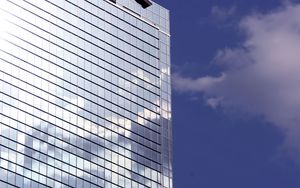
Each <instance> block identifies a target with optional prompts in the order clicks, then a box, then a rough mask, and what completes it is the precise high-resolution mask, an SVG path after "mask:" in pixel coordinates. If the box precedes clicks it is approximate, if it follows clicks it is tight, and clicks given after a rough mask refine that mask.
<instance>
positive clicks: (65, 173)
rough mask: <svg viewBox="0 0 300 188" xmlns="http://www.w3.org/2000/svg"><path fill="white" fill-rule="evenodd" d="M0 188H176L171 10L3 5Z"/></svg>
mask: <svg viewBox="0 0 300 188" xmlns="http://www.w3.org/2000/svg"><path fill="white" fill-rule="evenodd" d="M0 187H1V188H6V187H33V188H42V187H82V188H83V187H84V188H91V187H105V188H117V187H125V188H131V187H132V188H146V187H151V188H172V187H173V185H172V125H171V89H170V35H169V12H168V10H166V9H165V8H163V7H161V6H159V5H158V4H156V3H154V2H151V1H149V0H0Z"/></svg>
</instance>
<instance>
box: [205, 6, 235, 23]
mask: <svg viewBox="0 0 300 188" xmlns="http://www.w3.org/2000/svg"><path fill="white" fill-rule="evenodd" d="M235 13H236V6H231V7H229V8H226V7H220V6H213V7H212V8H211V12H210V14H211V17H212V18H213V19H214V20H215V21H226V20H227V19H228V18H230V17H232V16H234V14H235Z"/></svg>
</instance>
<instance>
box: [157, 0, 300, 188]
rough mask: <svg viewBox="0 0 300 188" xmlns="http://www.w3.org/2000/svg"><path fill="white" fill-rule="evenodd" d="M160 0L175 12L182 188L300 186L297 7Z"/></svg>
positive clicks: (177, 178)
mask: <svg viewBox="0 0 300 188" xmlns="http://www.w3.org/2000/svg"><path fill="white" fill-rule="evenodd" d="M156 2H157V3H159V4H161V5H163V6H165V7H167V8H168V9H170V11H171V30H172V72H173V76H174V77H173V88H174V90H173V126H174V184H175V188H181V187H192V188H299V187H300V178H299V177H300V128H298V127H299V126H300V119H299V118H300V114H299V112H300V95H299V93H300V86H299V82H300V57H299V56H300V19H299V18H300V6H299V5H298V4H297V1H283V0H282V1H280V0H263V1H261V0H251V1H250V0H249V1H245V0H201V1H199V0H189V1H183V0H172V1H165V0H156ZM298 2H299V1H298Z"/></svg>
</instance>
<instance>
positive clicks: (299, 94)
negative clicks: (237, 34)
mask: <svg viewBox="0 0 300 188" xmlns="http://www.w3.org/2000/svg"><path fill="white" fill-rule="evenodd" d="M215 12H218V11H216V10H215ZM239 27H240V29H241V31H242V32H244V33H245V34H246V39H245V41H244V42H243V45H242V46H241V47H240V48H225V49H223V50H220V51H218V52H217V55H216V56H215V58H214V60H213V61H214V62H215V63H216V65H217V66H220V65H222V66H224V67H225V71H224V72H223V73H222V75H223V76H221V77H212V76H205V77H201V78H197V79H191V78H186V77H183V76H181V75H178V74H177V75H175V76H174V86H175V89H176V90H177V91H179V92H184V91H186V92H199V93H202V94H203V95H204V96H205V100H207V101H206V102H207V104H209V105H210V106H212V107H213V108H215V107H217V106H221V107H222V108H224V109H227V110H228V109H239V110H242V111H244V112H248V113H251V114H255V115H259V116H261V115H262V116H263V117H264V118H265V119H266V121H268V122H271V123H273V124H274V125H276V126H278V127H279V128H281V130H283V132H284V134H285V135H286V139H285V144H284V145H285V146H286V147H285V148H289V150H288V151H289V152H293V153H294V154H296V155H293V156H294V157H295V156H297V159H299V161H300V5H296V4H294V5H293V4H286V5H284V6H283V7H281V8H280V9H278V10H276V11H273V12H270V13H267V14H258V13H256V14H253V15H250V16H248V17H246V18H244V19H243V20H242V21H241V22H240V24H239ZM225 75H226V76H225Z"/></svg>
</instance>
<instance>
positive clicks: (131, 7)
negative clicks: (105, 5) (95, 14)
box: [109, 0, 170, 35]
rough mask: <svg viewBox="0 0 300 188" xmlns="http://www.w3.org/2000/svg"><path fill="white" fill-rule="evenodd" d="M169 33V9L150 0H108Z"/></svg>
mask: <svg viewBox="0 0 300 188" xmlns="http://www.w3.org/2000/svg"><path fill="white" fill-rule="evenodd" d="M109 1H110V2H114V3H113V4H115V5H117V6H119V8H124V9H126V10H127V11H129V12H131V13H132V14H133V15H136V16H138V17H139V18H141V19H143V20H144V21H146V22H148V23H150V24H151V25H152V26H155V27H157V28H159V30H160V31H162V32H163V33H165V34H167V35H170V19H169V10H167V9H166V8H164V7H162V6H161V5H159V4H157V3H155V2H152V1H150V0H109Z"/></svg>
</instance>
